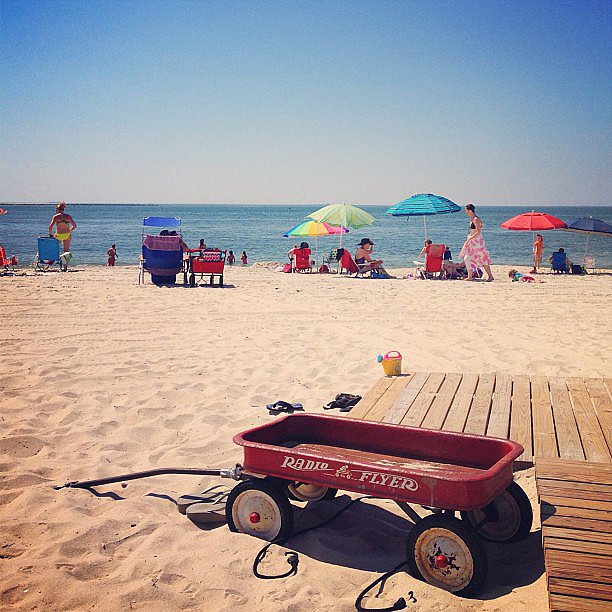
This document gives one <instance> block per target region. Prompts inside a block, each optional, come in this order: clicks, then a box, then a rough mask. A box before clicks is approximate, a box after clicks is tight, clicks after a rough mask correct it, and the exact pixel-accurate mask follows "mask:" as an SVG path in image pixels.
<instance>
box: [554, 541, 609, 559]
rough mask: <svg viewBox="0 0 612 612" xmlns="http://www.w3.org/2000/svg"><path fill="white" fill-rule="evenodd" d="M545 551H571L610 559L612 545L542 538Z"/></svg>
mask: <svg viewBox="0 0 612 612" xmlns="http://www.w3.org/2000/svg"><path fill="white" fill-rule="evenodd" d="M544 548H545V549H549V548H550V549H553V548H554V549H557V550H572V551H574V552H584V553H590V554H591V553H592V554H594V555H604V556H608V557H612V544H605V543H602V542H588V541H584V540H580V539H577V540H568V539H567V538H550V537H544Z"/></svg>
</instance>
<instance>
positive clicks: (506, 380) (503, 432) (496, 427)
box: [487, 374, 512, 439]
mask: <svg viewBox="0 0 612 612" xmlns="http://www.w3.org/2000/svg"><path fill="white" fill-rule="evenodd" d="M511 403H512V376H510V375H508V374H497V375H496V377H495V391H494V392H493V399H492V401H491V414H490V415H489V423H488V425H487V436H493V437H495V438H506V439H508V436H509V435H510V406H511Z"/></svg>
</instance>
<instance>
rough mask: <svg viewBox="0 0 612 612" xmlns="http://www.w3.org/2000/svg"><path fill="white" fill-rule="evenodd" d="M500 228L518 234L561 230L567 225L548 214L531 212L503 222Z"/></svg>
mask: <svg viewBox="0 0 612 612" xmlns="http://www.w3.org/2000/svg"><path fill="white" fill-rule="evenodd" d="M501 226H502V227H504V228H506V229H509V230H516V231H519V232H520V231H523V232H542V231H545V230H553V229H562V228H564V227H567V223H566V222H565V221H561V219H557V217H553V216H552V215H549V214H548V213H543V212H535V211H534V210H532V211H531V212H528V213H523V214H522V215H517V216H516V217H512V219H508V220H507V221H504V222H503V223H502V224H501Z"/></svg>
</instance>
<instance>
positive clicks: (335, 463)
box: [226, 414, 532, 597]
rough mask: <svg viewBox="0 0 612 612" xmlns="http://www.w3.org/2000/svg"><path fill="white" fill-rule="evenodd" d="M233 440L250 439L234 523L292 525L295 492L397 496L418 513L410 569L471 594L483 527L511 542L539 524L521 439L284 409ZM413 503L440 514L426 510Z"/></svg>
mask: <svg viewBox="0 0 612 612" xmlns="http://www.w3.org/2000/svg"><path fill="white" fill-rule="evenodd" d="M234 442H235V443H236V444H238V445H240V446H242V447H243V449H244V462H243V466H242V472H241V479H242V480H243V481H244V482H242V483H241V484H239V485H237V486H236V487H234V489H233V490H232V491H231V493H230V494H229V497H228V500H227V505H226V516H227V522H228V526H229V528H230V529H231V530H232V531H239V532H243V533H249V534H252V535H255V536H258V537H261V538H263V539H265V540H274V539H277V538H280V537H283V536H286V535H288V534H290V533H291V530H292V528H293V516H292V510H291V505H290V503H289V500H288V498H289V497H293V498H295V499H298V500H301V501H317V500H322V499H330V498H332V497H333V496H334V495H335V493H336V490H337V489H343V490H346V491H352V492H354V493H364V494H368V495H372V496H376V497H381V498H387V499H391V500H394V501H396V502H397V503H398V504H399V505H400V507H402V509H404V510H405V511H406V512H407V513H408V514H409V516H411V518H415V519H416V520H417V522H416V524H415V526H414V527H413V528H412V529H411V530H410V533H409V535H408V542H407V553H408V565H409V567H410V570H411V573H412V574H413V575H414V576H416V577H418V578H422V579H424V580H426V581H427V582H429V583H430V584H433V585H435V586H438V587H441V588H443V589H445V590H448V591H452V592H454V593H456V594H457V595H462V596H467V597H469V596H473V595H474V594H475V593H476V592H477V591H478V589H479V588H480V587H481V585H482V583H483V582H484V580H485V578H486V574H487V558H486V552H485V550H484V547H483V545H482V543H481V541H480V539H479V537H478V536H480V537H481V538H482V539H486V540H489V541H494V542H511V541H515V540H519V539H522V538H524V537H526V536H527V535H528V534H529V531H530V529H531V523H532V510H531V504H530V502H529V499H528V497H527V495H526V494H525V493H524V491H523V490H522V489H521V488H520V487H519V486H518V485H517V484H516V483H514V482H513V480H512V478H513V476H512V463H513V461H514V459H516V458H517V457H518V456H519V455H520V454H521V453H522V452H523V447H522V446H520V445H519V444H517V443H516V442H512V441H509V440H502V439H499V438H488V437H484V436H474V435H468V434H459V433H452V432H444V431H437V430H431V429H421V428H417V427H405V426H400V425H390V424H386V423H377V422H371V421H362V420H356V419H348V418H341V417H335V416H332V417H330V416H322V415H313V414H294V415H289V416H285V417H283V418H280V419H278V420H276V421H274V422H272V423H269V424H266V425H263V426H260V427H256V428H254V429H251V430H249V431H245V432H243V433H240V434H238V435H236V436H235V437H234ZM408 503H412V504H419V505H421V506H424V507H425V508H428V509H429V510H431V511H432V514H431V515H430V516H427V517H426V518H423V519H421V518H420V517H419V516H418V515H417V514H416V512H414V511H413V510H412V509H411V508H409V507H408V506H407V504H408ZM457 511H458V512H459V513H460V516H461V519H462V520H459V519H458V518H456V517H455V512H457Z"/></svg>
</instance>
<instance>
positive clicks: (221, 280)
mask: <svg viewBox="0 0 612 612" xmlns="http://www.w3.org/2000/svg"><path fill="white" fill-rule="evenodd" d="M219 287H223V274H222V275H221V276H220V277H219Z"/></svg>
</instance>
